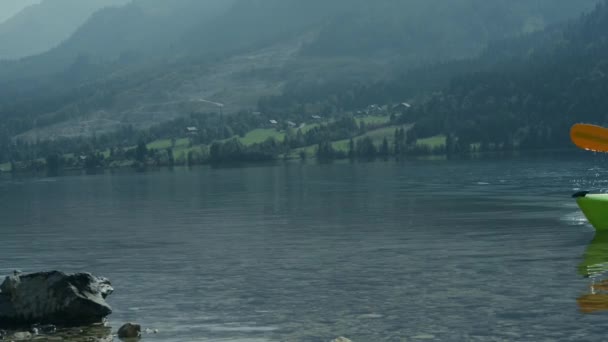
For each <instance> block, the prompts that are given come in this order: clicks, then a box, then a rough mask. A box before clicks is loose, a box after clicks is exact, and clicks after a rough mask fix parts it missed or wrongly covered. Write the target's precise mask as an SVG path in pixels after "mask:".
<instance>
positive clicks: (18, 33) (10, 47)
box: [0, 0, 129, 60]
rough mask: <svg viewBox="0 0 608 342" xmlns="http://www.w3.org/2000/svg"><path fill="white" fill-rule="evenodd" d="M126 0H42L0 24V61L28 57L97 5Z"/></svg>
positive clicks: (73, 27)
mask: <svg viewBox="0 0 608 342" xmlns="http://www.w3.org/2000/svg"><path fill="white" fill-rule="evenodd" d="M128 1H129V0H87V1H82V0H44V1H42V2H41V3H39V4H34V5H31V6H28V7H26V8H25V9H23V10H22V11H21V12H19V13H18V14H16V15H15V16H13V17H11V18H9V19H8V20H6V21H5V22H2V23H1V24H0V60H2V59H17V58H22V57H26V56H31V55H35V54H39V53H43V52H45V51H48V50H50V49H51V48H53V47H55V46H57V45H59V43H61V42H62V41H64V40H65V39H67V38H68V37H69V36H70V35H71V34H72V33H74V32H75V31H76V30H77V29H78V27H79V26H80V25H82V24H83V23H84V22H86V21H87V19H88V18H89V17H90V16H91V14H93V12H95V11H97V10H98V9H100V8H103V7H106V6H118V5H123V4H125V3H127V2H128Z"/></svg>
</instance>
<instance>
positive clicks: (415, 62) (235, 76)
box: [0, 0, 596, 142]
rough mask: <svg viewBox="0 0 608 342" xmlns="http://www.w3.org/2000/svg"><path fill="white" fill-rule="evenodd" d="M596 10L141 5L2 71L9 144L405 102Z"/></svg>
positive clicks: (254, 1) (271, 1)
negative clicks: (202, 116) (244, 115)
mask: <svg viewBox="0 0 608 342" xmlns="http://www.w3.org/2000/svg"><path fill="white" fill-rule="evenodd" d="M594 3H596V1H595V0H585V1H576V2H572V1H567V0H536V1H507V0H496V1H493V2H492V4H491V5H490V4H489V3H488V2H487V1H485V0H455V1H450V2H449V5H448V4H447V3H446V2H445V1H442V0H425V1H422V0H408V1H397V0H382V1H374V2H370V1H364V0H331V1H327V0H307V1H302V0H234V1H227V0H205V1H202V0H178V1H170V2H168V1H162V0H135V1H133V2H132V3H130V4H127V5H125V6H120V7H115V8H107V9H103V10H101V11H98V12H96V13H95V14H93V15H92V16H91V18H90V19H89V20H88V21H87V22H86V23H84V24H83V25H82V26H81V27H80V28H79V29H78V30H77V31H76V32H75V33H74V34H73V35H72V36H71V37H70V38H69V39H67V40H66V41H64V42H63V43H62V44H60V45H59V46H58V47H56V48H54V49H51V50H50V51H48V52H46V53H43V54H40V55H38V56H34V57H30V58H25V59H23V60H21V61H14V62H5V63H2V64H0V117H1V118H2V120H1V121H0V135H2V137H0V138H2V139H1V140H2V141H8V140H10V138H13V137H15V136H17V137H19V138H20V139H25V141H30V142H33V141H37V140H45V139H55V138H59V137H77V136H82V135H89V136H90V135H93V134H97V135H99V134H105V133H108V132H111V131H115V130H120V129H123V128H124V127H126V126H132V127H135V128H136V129H137V128H146V127H150V125H152V124H155V123H159V122H163V121H167V120H171V119H175V118H177V117H180V116H184V115H187V114H189V113H192V112H205V111H215V110H217V108H215V107H213V106H210V105H209V104H208V103H202V102H200V101H199V99H211V100H213V101H215V102H222V103H224V104H225V107H224V110H225V112H226V113H234V112H238V111H240V110H244V109H250V110H256V106H257V104H258V101H259V100H260V98H265V99H266V100H264V101H262V102H261V104H262V107H263V108H262V109H263V110H264V111H268V112H277V114H281V113H282V114H284V115H288V114H290V113H291V112H292V111H300V109H301V105H302V104H306V102H307V101H310V102H313V103H315V106H317V107H318V104H319V102H320V101H323V99H324V98H327V95H328V94H337V95H336V96H334V97H333V98H332V99H331V102H332V103H331V105H330V106H329V107H328V108H329V113H332V112H335V111H338V110H343V109H349V108H356V107H357V106H359V105H361V106H363V105H367V104H369V103H368V102H367V101H368V100H371V99H373V98H374V97H377V98H387V94H395V93H397V92H399V94H398V96H395V99H396V98H397V97H399V99H401V100H403V98H406V97H411V96H412V92H410V91H408V90H409V89H413V88H415V87H417V86H420V85H421V84H424V82H427V81H428V83H429V84H432V85H433V86H434V85H436V84H440V83H441V82H444V81H445V80H447V79H449V78H451V76H453V75H458V74H462V73H466V72H467V71H468V70H475V62H471V61H469V62H459V63H452V62H449V61H450V60H452V59H454V58H463V57H468V58H473V56H475V55H477V54H478V53H480V52H482V51H483V47H484V46H485V45H486V44H487V43H488V42H490V41H493V40H496V39H503V40H504V39H508V38H509V37H513V36H515V35H519V34H522V33H523V34H528V35H529V36H528V38H526V39H528V40H529V39H536V38H530V37H534V36H535V35H534V34H532V33H533V32H537V31H539V30H541V29H543V28H545V27H547V26H550V25H552V24H554V23H557V22H559V21H561V20H565V19H567V18H572V17H576V16H577V15H578V14H579V13H581V12H583V11H584V10H588V9H590V8H592V6H593V4H594ZM507 41H509V40H507ZM504 44H506V43H504ZM509 44H517V43H512V42H511V43H509ZM508 51H509V50H505V52H503V53H501V54H500V56H494V57H492V58H493V60H500V59H504V58H507V59H509V58H511V57H509V55H510V54H512V53H511V52H508ZM486 55H488V56H489V55H490V54H489V53H488V54H486ZM488 58H489V57H488ZM438 61H441V62H442V66H441V67H432V69H424V68H422V69H421V68H420V67H419V66H421V65H428V64H429V63H431V62H438ZM480 64H482V63H481V62H480ZM485 64H487V65H488V66H489V65H492V64H493V63H485ZM425 70H431V71H432V72H425ZM477 70H479V69H477ZM404 72H406V73H404ZM403 79H408V81H407V82H401V81H400V80H403ZM376 82H380V83H377V84H381V86H375V85H374V84H376ZM353 84H359V86H357V87H358V88H356V89H355V90H353V88H352V86H353ZM430 88H432V87H430ZM342 90H345V91H346V92H347V93H348V94H347V95H345V96H341V95H340V94H339V93H340V92H341V91H342ZM322 92H323V93H322ZM418 92H421V90H420V89H418ZM370 94H374V95H370ZM269 96H270V97H269ZM275 96H281V97H279V98H277V97H275ZM277 99H280V100H277ZM387 100H388V99H387ZM391 100H393V99H391ZM281 101H283V102H286V103H289V105H288V106H287V105H284V104H281ZM429 103H432V100H430V102H429ZM429 108H430V107H429ZM417 110H419V111H423V109H422V107H420V108H419V109H417ZM279 112H280V113H279ZM428 117H429V118H428V119H427V121H428V120H430V117H431V116H430V115H429V116H428ZM426 126H432V125H431V124H426ZM419 127H425V124H423V123H421V124H420V126H419ZM435 131H442V130H441V129H435ZM429 132H430V131H429Z"/></svg>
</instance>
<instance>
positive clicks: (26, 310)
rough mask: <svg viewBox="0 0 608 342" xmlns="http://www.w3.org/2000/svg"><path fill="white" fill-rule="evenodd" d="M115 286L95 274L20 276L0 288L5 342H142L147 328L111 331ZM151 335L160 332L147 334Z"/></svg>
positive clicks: (0, 330)
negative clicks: (138, 341) (136, 341)
mask: <svg viewBox="0 0 608 342" xmlns="http://www.w3.org/2000/svg"><path fill="white" fill-rule="evenodd" d="M113 291H114V289H113V288H112V284H111V283H110V280H108V279H107V278H104V277H97V276H94V275H92V274H90V273H75V274H66V273H63V272H60V271H51V272H38V273H31V274H23V273H21V272H20V271H14V272H13V274H12V275H10V276H7V277H6V278H5V279H4V281H3V282H2V284H0V340H7V341H25V340H45V341H53V340H58V341H59V340H68V341H77V342H78V341H89V342H90V341H99V342H106V341H113V339H114V337H118V338H121V339H132V338H136V339H137V338H139V337H140V336H141V326H140V325H139V324H135V323H127V324H125V325H123V326H122V327H121V328H120V329H118V331H117V332H116V334H113V333H112V329H111V328H110V327H108V326H107V325H106V318H107V316H109V315H110V314H111V313H112V308H111V307H110V305H109V304H108V303H107V302H106V298H107V297H108V296H109V295H110V294H112V292H113ZM146 332H149V333H156V332H157V331H156V330H154V331H152V330H150V329H147V330H146Z"/></svg>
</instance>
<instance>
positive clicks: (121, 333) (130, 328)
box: [118, 323, 141, 338]
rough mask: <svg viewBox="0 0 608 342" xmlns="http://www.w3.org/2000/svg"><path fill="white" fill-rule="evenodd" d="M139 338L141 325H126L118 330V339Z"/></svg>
mask: <svg viewBox="0 0 608 342" xmlns="http://www.w3.org/2000/svg"><path fill="white" fill-rule="evenodd" d="M140 336H141V325H139V324H136V323H126V324H124V325H123V326H122V327H120V329H118V338H137V337H140Z"/></svg>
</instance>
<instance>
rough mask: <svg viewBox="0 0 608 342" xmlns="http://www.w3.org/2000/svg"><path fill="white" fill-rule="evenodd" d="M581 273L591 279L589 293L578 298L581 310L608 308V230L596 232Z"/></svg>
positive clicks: (580, 267)
mask: <svg viewBox="0 0 608 342" xmlns="http://www.w3.org/2000/svg"><path fill="white" fill-rule="evenodd" d="M579 273H580V274H581V275H582V276H584V277H587V278H589V279H590V284H589V293H587V294H584V295H582V296H580V297H579V298H578V299H577V302H578V305H579V308H580V310H581V311H582V312H583V313H595V312H598V311H605V310H608V232H597V233H596V235H595V237H594V238H593V241H591V243H590V244H589V247H587V250H586V251H585V255H584V258H583V262H582V263H581V264H580V265H579Z"/></svg>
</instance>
